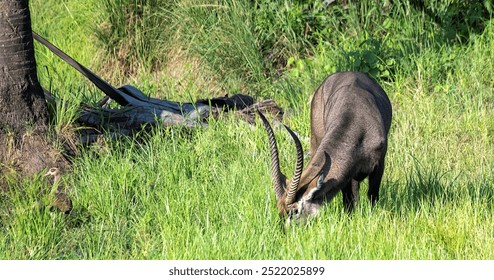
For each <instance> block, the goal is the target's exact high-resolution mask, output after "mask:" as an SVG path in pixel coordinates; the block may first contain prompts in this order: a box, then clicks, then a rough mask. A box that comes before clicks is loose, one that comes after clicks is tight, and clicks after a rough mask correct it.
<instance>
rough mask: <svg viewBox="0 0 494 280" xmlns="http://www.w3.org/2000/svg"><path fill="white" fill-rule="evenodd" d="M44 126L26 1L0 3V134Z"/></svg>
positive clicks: (43, 106) (45, 114)
mask: <svg viewBox="0 0 494 280" xmlns="http://www.w3.org/2000/svg"><path fill="white" fill-rule="evenodd" d="M47 125H48V109H47V105H46V101H45V99H44V94H43V90H42V88H41V86H40V84H39V81H38V76H37V72H36V61H35V57H34V45H33V36H32V30H31V17H30V12H29V5H28V0H0V133H2V131H3V133H5V132H6V131H9V132H14V133H15V134H21V133H23V132H24V131H25V130H26V128H30V129H33V128H36V129H42V130H44V129H45V128H46V127H47Z"/></svg>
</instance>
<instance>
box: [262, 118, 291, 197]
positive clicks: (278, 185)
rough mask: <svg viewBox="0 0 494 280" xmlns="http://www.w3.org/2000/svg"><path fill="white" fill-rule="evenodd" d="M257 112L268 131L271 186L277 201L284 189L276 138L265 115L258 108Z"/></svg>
mask: <svg viewBox="0 0 494 280" xmlns="http://www.w3.org/2000/svg"><path fill="white" fill-rule="evenodd" d="M257 114H259V117H261V120H262V122H263V123H264V127H265V128H266V132H267V133H268V138H269V152H270V153H271V176H272V177H273V187H274V193H275V194H276V201H279V200H280V198H281V197H282V196H283V194H284V192H285V189H284V182H283V178H284V176H283V175H282V173H281V170H280V161H279V158H278V147H277V146H276V138H275V137H274V132H273V129H272V128H271V125H270V124H269V122H268V120H267V119H266V117H265V116H264V115H263V114H262V113H261V112H260V111H259V110H257Z"/></svg>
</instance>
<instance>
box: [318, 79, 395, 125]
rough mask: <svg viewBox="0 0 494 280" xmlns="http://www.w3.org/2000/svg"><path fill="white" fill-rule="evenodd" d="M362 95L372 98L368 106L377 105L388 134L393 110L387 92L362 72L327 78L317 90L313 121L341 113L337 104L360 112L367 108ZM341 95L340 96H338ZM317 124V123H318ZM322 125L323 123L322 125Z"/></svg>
mask: <svg viewBox="0 0 494 280" xmlns="http://www.w3.org/2000/svg"><path fill="white" fill-rule="evenodd" d="M362 94H367V95H368V97H372V100H368V102H365V103H366V104H375V106H376V108H377V110H378V111H379V113H380V115H381V117H382V121H383V124H384V127H385V128H386V132H388V131H389V128H390V126H391V118H392V108H391V102H390V101H389V98H388V96H387V95H386V92H385V91H384V90H383V88H382V87H381V86H380V85H379V84H378V83H377V82H376V81H375V80H374V79H372V78H371V77H369V76H368V75H367V74H364V73H361V72H338V73H334V74H332V75H330V76H328V77H327V78H326V80H325V81H324V82H323V83H322V84H321V86H320V87H319V88H318V89H317V90H316V93H315V94H314V97H313V99H312V104H311V112H312V113H313V114H312V115H311V118H312V119H313V120H317V119H320V118H321V117H323V118H327V114H328V113H330V112H328V111H330V110H333V111H338V110H339V111H341V109H338V108H335V107H337V106H336V105H335V104H343V105H344V104H353V105H355V106H357V107H353V108H350V109H351V110H359V109H365V108H359V107H358V105H362V107H364V106H366V105H365V104H359V103H363V102H361V101H360V100H362ZM338 95H340V96H338ZM316 122H317V121H316ZM321 125H322V123H321Z"/></svg>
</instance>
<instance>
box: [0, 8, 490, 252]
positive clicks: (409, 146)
mask: <svg viewBox="0 0 494 280" xmlns="http://www.w3.org/2000/svg"><path fill="white" fill-rule="evenodd" d="M322 2H323V1H313V3H311V4H307V1H300V0H283V1H236V0H233V1H221V0H209V1H206V0H200V1H190V0H174V1H164V0H163V1H160V0H155V1H142V0H132V1H130V0H118V1H117V0H107V1H95V0H90V1H86V2H85V3H84V4H81V3H80V1H72V0H66V1H62V2H60V1H58V2H55V1H51V0H49V1H38V0H31V13H32V18H33V26H34V29H35V30H36V31H37V32H39V33H40V34H42V35H43V36H46V37H47V38H48V39H49V40H50V41H52V42H53V43H55V44H56V45H58V46H59V47H60V48H61V49H63V50H64V51H66V52H67V53H69V54H71V55H72V56H73V57H74V58H76V59H77V60H79V61H80V62H81V63H83V64H85V65H87V66H89V67H90V68H91V69H94V71H95V72H96V73H99V74H101V75H102V76H104V77H105V78H107V79H109V80H110V81H111V82H112V83H114V84H116V85H120V84H123V83H131V84H133V85H136V86H137V87H138V88H140V89H141V90H142V91H143V92H146V93H148V94H150V95H152V96H156V97H160V98H166V99H171V100H177V101H190V100H193V99H196V98H204V97H208V96H218V95H222V94H226V93H236V92H238V91H241V92H243V93H246V94H250V95H254V96H257V97H259V98H267V97H270V98H273V99H275V100H276V101H277V102H278V103H279V104H280V105H282V106H283V107H284V108H285V109H286V111H287V114H286V116H285V119H284V121H285V122H286V123H287V124H289V125H290V126H291V127H292V128H293V129H294V130H296V131H297V132H299V134H300V135H301V140H302V142H303V145H304V148H305V149H306V150H307V149H308V147H309V137H310V131H309V130H310V128H309V123H310V119H309V104H310V103H309V102H310V97H311V95H312V93H313V92H314V90H315V89H316V88H317V86H318V85H319V84H320V83H321V82H322V81H323V79H324V78H325V77H326V76H327V75H329V74H331V73H333V72H335V71H345V70H358V71H364V72H367V73H369V74H370V75H372V76H374V77H375V78H376V79H377V81H378V82H379V83H380V84H381V85H382V86H383V87H384V89H385V90H386V92H387V93H388V95H389V97H390V99H391V102H392V104H393V125H392V129H391V132H390V140H389V145H390V146H389V149H388V156H387V163H386V170H385V174H384V178H383V184H382V187H381V200H380V201H379V203H378V205H377V207H376V208H374V209H371V208H370V205H369V203H368V201H367V199H366V198H365V192H366V186H365V184H364V186H362V190H361V199H360V206H359V208H358V209H357V211H356V212H355V213H354V214H353V215H352V216H351V217H349V216H348V215H346V214H345V213H344V211H343V208H342V205H341V197H339V196H338V197H336V198H335V199H334V200H333V201H331V202H330V203H328V204H327V205H326V207H325V208H324V210H323V212H322V213H320V215H319V216H318V217H316V218H315V219H313V220H311V221H310V222H309V223H308V224H307V225H303V226H302V225H301V226H296V227H292V228H290V230H289V231H288V232H286V233H283V231H282V230H281V225H280V222H279V219H278V216H277V211H276V205H275V203H274V200H275V199H274V193H273V190H272V187H271V178H270V173H269V168H270V167H269V156H268V153H269V152H268V147H267V146H268V145H267V137H266V134H265V131H264V130H263V128H262V125H261V124H258V125H256V126H250V125H248V124H247V123H245V122H243V121H240V120H236V119H235V118H234V117H232V116H229V115H225V116H221V118H220V119H219V120H216V121H214V120H213V121H211V123H210V125H209V126H208V127H207V128H201V129H197V130H195V131H192V132H190V131H184V130H182V129H181V128H156V129H154V130H153V131H151V132H142V133H141V134H140V135H137V136H136V137H134V138H125V139H120V140H119V141H108V142H106V143H105V144H104V145H102V146H93V147H90V148H87V149H84V150H82V151H81V155H80V156H79V157H77V158H74V163H73V166H72V169H73V170H72V172H70V173H69V174H67V175H65V176H64V178H63V180H64V183H65V184H66V185H67V186H69V188H70V190H71V196H72V198H73V201H74V210H73V213H72V214H70V215H68V216H64V215H63V214H62V213H58V212H50V211H49V209H48V207H45V206H46V201H47V193H46V191H43V190H46V188H47V186H46V183H45V182H44V181H43V179H42V178H41V177H36V178H34V179H33V180H30V181H25V182H23V183H22V184H20V185H13V186H12V188H11V190H9V191H8V192H4V193H0V196H1V198H0V252H1V253H0V258H2V259H492V258H493V257H494V253H493V252H494V231H493V230H492V229H493V228H494V220H493V219H492V217H493V215H494V207H493V206H494V200H493V199H494V162H493V160H492V159H493V158H494V141H493V139H494V119H493V118H492V114H493V110H494V97H493V96H494V95H493V90H492V88H493V81H494V51H493V50H494V25H493V22H492V20H490V13H491V12H492V2H491V1H456V0H425V1H388V0H382V1H367V0H362V1H348V5H347V6H342V5H341V4H339V3H334V4H331V5H329V6H326V5H324V4H323V3H322ZM410 2H413V4H410ZM460 15H461V16H460ZM87 42H93V43H91V44H88V43H87ZM36 51H37V62H38V70H39V76H40V80H41V83H42V85H43V86H44V87H46V88H49V89H50V90H51V91H52V92H53V93H54V95H55V96H57V97H58V98H59V99H60V100H61V102H62V101H63V102H65V101H66V102H68V103H69V104H78V103H79V102H81V101H83V102H87V103H94V102H96V101H97V100H99V99H100V98H101V97H102V94H101V93H100V92H98V91H96V90H95V89H94V87H93V86H91V85H89V83H88V82H87V81H85V80H84V79H83V78H81V77H80V75H78V74H77V73H76V72H75V71H74V70H72V69H70V68H68V66H66V65H64V64H63V63H62V62H61V61H60V60H58V59H57V58H56V57H54V56H53V55H52V54H50V53H49V52H48V51H47V50H45V49H43V48H41V47H40V46H36ZM61 102H60V103H57V104H55V107H54V108H55V109H54V112H55V113H54V114H55V115H54V117H53V124H54V127H55V129H56V130H57V132H60V131H63V130H64V129H74V127H75V125H74V123H73V122H74V119H75V116H77V106H76V105H68V106H66V105H61V104H63V103H61ZM277 137H278V139H279V146H280V151H281V154H280V161H281V164H282V169H283V170H284V171H285V172H286V173H287V174H291V170H292V168H293V167H294V166H293V163H294V158H295V151H294V147H293V143H292V142H291V141H290V139H289V136H288V135H286V133H285V132H284V131H283V130H280V131H277ZM48 187H49V186H48Z"/></svg>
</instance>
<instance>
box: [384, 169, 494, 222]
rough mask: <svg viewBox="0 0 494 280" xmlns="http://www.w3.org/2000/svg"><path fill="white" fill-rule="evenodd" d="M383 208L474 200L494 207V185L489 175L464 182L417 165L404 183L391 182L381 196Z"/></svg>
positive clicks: (411, 208)
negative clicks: (493, 202)
mask: <svg viewBox="0 0 494 280" xmlns="http://www.w3.org/2000/svg"><path fill="white" fill-rule="evenodd" d="M381 197H382V201H380V202H381V203H382V205H383V206H382V207H388V205H391V207H392V209H389V210H392V211H393V212H398V213H400V212H401V213H403V212H410V211H417V210H419V209H422V208H425V209H433V208H440V207H441V206H443V205H453V206H454V205H460V204H464V203H470V204H472V205H478V206H479V207H480V206H481V207H487V208H489V209H490V208H492V206H493V204H492V203H491V202H492V201H493V199H494V187H493V185H492V182H490V181H489V178H482V179H481V180H478V181H474V179H469V181H467V182H464V181H462V180H459V179H458V177H455V178H451V174H449V173H448V172H445V173H440V172H438V171H437V170H434V169H433V168H424V167H421V166H419V167H416V168H415V170H414V171H413V172H411V173H410V174H409V175H408V177H407V178H406V181H405V183H404V184H402V183H400V182H392V183H388V185H387V186H386V191H385V192H383V193H382V195H381Z"/></svg>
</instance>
